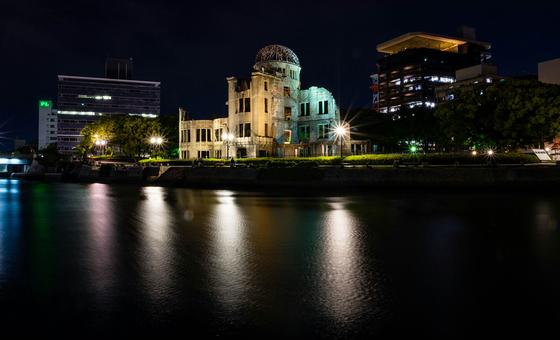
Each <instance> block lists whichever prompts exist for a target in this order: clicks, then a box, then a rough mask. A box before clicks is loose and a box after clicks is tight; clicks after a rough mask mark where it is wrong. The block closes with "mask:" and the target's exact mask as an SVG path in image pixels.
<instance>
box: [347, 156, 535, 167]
mask: <svg viewBox="0 0 560 340" xmlns="http://www.w3.org/2000/svg"><path fill="white" fill-rule="evenodd" d="M395 162H398V164H407V163H412V164H415V163H418V164H421V163H426V164H430V165H454V164H462V165H467V164H487V163H497V164H527V163H538V162H539V159H538V158H537V156H535V155H533V154H523V153H499V154H495V155H493V156H488V155H486V154H479V155H476V156H473V155H471V154H470V153H431V154H373V155H358V156H348V157H346V158H344V163H349V164H355V165H391V164H395Z"/></svg>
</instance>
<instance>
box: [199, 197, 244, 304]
mask: <svg viewBox="0 0 560 340" xmlns="http://www.w3.org/2000/svg"><path fill="white" fill-rule="evenodd" d="M210 214H211V215H210V218H209V224H208V228H210V230H211V231H210V233H211V238H212V241H211V242H212V243H211V248H212V249H211V251H210V254H211V258H210V259H209V260H210V262H211V264H212V265H211V266H210V269H211V273H209V274H210V276H211V277H212V278H214V288H215V289H216V292H217V295H218V300H219V301H220V302H221V304H222V307H223V308H224V309H225V310H226V311H228V312H235V311H236V310H239V309H240V308H241V307H242V306H243V304H244V303H246V302H247V299H248V296H247V293H248V289H249V287H250V285H251V275H250V273H249V271H248V269H247V263H246V261H247V258H248V257H250V254H249V249H248V245H247V242H248V241H247V239H246V237H247V236H246V228H247V226H246V224H245V220H244V217H243V214H242V213H241V211H240V207H239V206H238V205H237V203H236V201H235V197H234V196H233V193H232V192H230V191H226V190H221V191H217V192H216V204H215V205H214V207H213V210H212V211H211V213H210Z"/></svg>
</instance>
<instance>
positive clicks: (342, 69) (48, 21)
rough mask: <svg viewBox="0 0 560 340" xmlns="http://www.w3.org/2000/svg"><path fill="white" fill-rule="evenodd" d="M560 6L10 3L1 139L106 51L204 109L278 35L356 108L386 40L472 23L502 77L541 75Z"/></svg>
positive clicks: (219, 111) (3, 23)
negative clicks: (64, 79)
mask: <svg viewBox="0 0 560 340" xmlns="http://www.w3.org/2000/svg"><path fill="white" fill-rule="evenodd" d="M6 2H7V3H6ZM558 13H560V2H556V3H555V2H554V1H530V2H526V3H525V4H524V5H520V4H516V3H514V2H511V5H505V3H504V2H502V1H500V2H497V1H496V2H491V1H461V2H459V1H457V2H456V1H453V2H451V1H396V0H393V1H354V0H345V1H330V0H328V1H313V2H312V1H303V0H302V1H297V2H290V1H265V2H252V1H228V2H216V1H202V2H198V3H192V2H191V1H177V2H171V1H155V0H152V1H117V0H113V1H100V0H92V1H28V0H17V1H16V0H8V1H3V2H2V10H1V11H0V46H1V54H0V58H1V60H2V63H1V65H2V66H1V68H2V71H1V77H2V80H1V82H0V86H1V91H0V93H1V98H2V105H0V136H4V137H3V138H4V139H3V140H0V142H1V143H2V145H3V146H2V145H0V148H2V147H3V148H6V147H7V148H11V147H12V142H11V141H10V140H7V139H6V138H15V137H20V138H25V139H28V140H34V139H36V138H37V136H36V134H37V100H39V99H43V98H45V99H49V98H50V99H53V100H56V76H57V74H67V75H83V76H103V74H104V65H105V58H106V57H107V56H115V57H132V58H134V67H135V70H134V72H135V74H134V78H135V79H138V80H154V81H161V82H162V114H166V115H168V114H176V112H177V107H178V106H184V107H186V108H187V109H188V111H189V112H190V114H191V116H192V117H195V118H202V117H212V116H217V115H224V113H225V101H226V100H227V98H226V80H225V78H226V77H227V76H238V77H246V76H249V75H250V71H251V67H252V65H253V62H254V57H255V54H256V53H257V51H258V50H259V49H260V48H261V47H263V46H265V45H268V44H273V43H278V44H282V45H286V46H288V47H290V48H291V49H292V50H293V51H294V52H295V53H296V54H297V55H298V57H299V59H300V62H301V64H302V68H303V69H302V86H303V87H308V86H312V85H317V86H324V87H326V88H328V89H329V90H331V91H332V92H333V94H334V96H335V98H336V99H339V100H340V104H341V106H342V107H343V108H349V107H352V108H354V107H362V106H368V104H369V102H370V100H371V95H370V92H369V88H368V86H369V84H370V79H369V75H370V74H371V73H373V72H374V71H375V62H376V59H377V53H376V50H375V46H376V45H377V44H378V43H380V42H382V41H385V40H388V39H391V38H393V37H395V36H397V35H400V34H403V33H406V32H412V31H426V32H433V33H440V34H446V35H457V34H456V31H457V27H458V26H460V25H468V26H472V27H475V28H476V29H477V35H478V39H479V40H483V41H488V42H490V43H492V53H493V55H494V58H493V60H494V62H495V63H496V64H497V65H498V71H499V73H500V74H502V75H506V76H507V75H519V74H536V71H537V63H538V62H539V61H543V60H548V59H553V58H558V57H560V25H559V23H558V20H559V17H558Z"/></svg>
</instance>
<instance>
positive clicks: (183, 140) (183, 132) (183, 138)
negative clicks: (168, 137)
mask: <svg viewBox="0 0 560 340" xmlns="http://www.w3.org/2000/svg"><path fill="white" fill-rule="evenodd" d="M186 142H187V130H181V143H186Z"/></svg>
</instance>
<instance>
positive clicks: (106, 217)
mask: <svg viewBox="0 0 560 340" xmlns="http://www.w3.org/2000/svg"><path fill="white" fill-rule="evenodd" d="M111 191H112V189H111V186H109V185H107V184H101V183H94V184H91V185H89V186H88V197H87V202H88V204H89V205H90V206H91V207H92V208H91V209H88V210H87V214H88V216H87V221H88V228H87V233H88V238H87V240H88V248H87V250H88V252H87V255H86V256H87V259H88V260H89V261H90V266H91V269H90V270H91V273H92V277H91V280H90V281H89V282H90V283H91V284H92V285H93V286H94V287H95V290H96V292H97V293H98V294H103V293H105V292H107V290H108V289H110V288H112V287H113V285H114V284H115V282H114V281H115V270H116V268H115V262H114V261H115V256H116V255H115V242H116V230H115V228H117V225H116V223H115V211H114V209H115V206H114V201H113V199H112V197H111ZM103 297H105V298H106V297H108V296H106V295H104V296H103Z"/></svg>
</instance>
